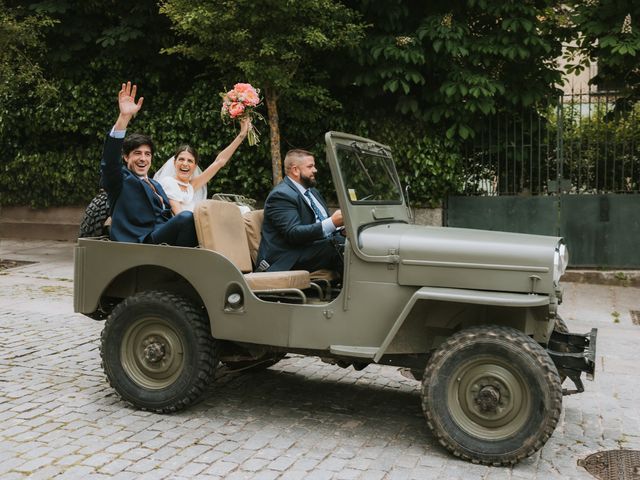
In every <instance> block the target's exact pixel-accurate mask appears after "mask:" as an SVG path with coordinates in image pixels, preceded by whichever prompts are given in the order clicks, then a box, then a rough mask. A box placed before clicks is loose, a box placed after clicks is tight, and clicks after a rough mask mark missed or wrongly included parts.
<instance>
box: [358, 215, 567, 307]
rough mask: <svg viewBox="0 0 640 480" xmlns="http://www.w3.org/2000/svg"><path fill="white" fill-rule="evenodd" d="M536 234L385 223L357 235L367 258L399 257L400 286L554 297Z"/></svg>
mask: <svg viewBox="0 0 640 480" xmlns="http://www.w3.org/2000/svg"><path fill="white" fill-rule="evenodd" d="M561 241H562V239H560V238H557V237H546V236H541V235H524V234H517V233H506V232H492V231H485V230H474V231H473V232H470V231H469V230H466V229H462V228H442V227H427V226H422V225H407V224H403V223H389V224H385V225H380V224H377V225H373V226H371V227H369V228H365V229H363V230H362V232H361V233H360V236H359V238H358V242H359V244H360V249H361V250H362V252H364V253H365V254H367V255H370V256H382V255H389V254H390V253H392V254H395V255H397V256H398V257H399V262H400V266H399V269H398V283H399V284H400V285H416V286H423V285H424V286H438V287H455V288H469V289H479V290H495V291H507V292H529V293H541V294H547V295H550V294H553V293H554V290H553V288H552V287H553V259H554V251H555V249H556V247H557V246H558V245H559V244H560V242H561Z"/></svg>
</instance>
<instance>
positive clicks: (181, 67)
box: [0, 0, 638, 206]
mask: <svg viewBox="0 0 640 480" xmlns="http://www.w3.org/2000/svg"><path fill="white" fill-rule="evenodd" d="M0 2H4V4H0V7H2V6H3V5H5V6H6V7H5V8H0V42H2V43H1V44H0V47H2V48H0V68H2V70H1V71H0V73H1V74H2V79H3V82H1V84H0V92H3V93H0V99H1V100H2V102H1V103H0V144H2V146H3V149H2V152H1V155H2V159H1V164H0V172H1V173H0V204H1V205H10V204H30V205H33V206H47V205H69V204H84V203H86V202H88V201H89V200H90V199H91V198H92V197H93V195H94V194H95V192H96V191H97V189H98V177H99V172H98V171H99V157H100V152H101V149H102V142H103V135H104V134H105V132H106V131H107V130H108V129H109V127H110V126H111V122H113V120H114V119H115V117H116V114H117V108H116V104H115V94H116V92H117V89H118V87H119V85H120V83H121V82H122V81H126V80H129V79H130V80H132V81H133V82H135V83H137V84H138V86H139V91H140V93H141V94H142V95H143V96H144V97H145V104H144V108H143V111H142V112H141V114H140V115H139V116H138V118H136V119H135V121H134V122H133V123H132V124H131V127H130V128H131V130H132V131H142V132H145V133H149V134H150V135H152V137H153V138H154V140H155V141H156V144H157V147H158V150H157V156H156V159H155V161H154V162H155V167H159V166H160V164H161V163H162V161H163V159H165V158H168V157H169V156H170V155H171V154H172V153H173V152H172V150H173V148H174V147H175V146H176V145H177V144H179V143H184V142H189V143H191V144H193V145H195V146H196V148H198V150H199V151H200V152H201V156H202V158H203V162H204V163H205V165H206V164H207V163H208V162H209V161H211V160H212V159H213V157H214V156H215V153H216V152H217V151H219V150H220V149H222V148H223V147H224V146H225V145H226V144H227V143H228V142H229V141H230V140H231V138H233V136H234V134H235V132H234V131H233V127H232V126H223V125H221V123H220V121H219V107H220V99H219V97H218V92H220V91H222V90H223V89H224V88H225V87H230V86H231V85H232V84H233V83H235V82H237V81H249V82H251V83H253V84H255V85H256V86H258V87H261V88H262V89H263V92H264V93H266V96H267V100H268V102H267V103H268V104H269V112H268V113H269V115H271V117H270V125H271V127H272V130H273V127H274V125H277V126H278V129H277V130H276V131H275V134H273V131H272V135H271V136H270V137H269V136H267V135H263V136H262V138H263V142H262V143H261V144H260V145H259V146H258V147H257V148H249V147H247V146H245V145H243V146H242V147H241V148H240V150H239V151H238V152H237V154H236V155H235V156H234V158H233V159H232V161H231V163H230V165H229V166H228V167H227V168H225V169H223V170H222V171H221V172H220V174H219V175H218V176H217V177H216V179H215V181H214V182H212V184H211V190H212V191H228V192H237V193H242V194H245V195H248V196H251V197H254V198H257V199H259V200H260V199H264V198H265V196H266V194H267V192H268V190H269V188H270V186H271V184H272V179H273V178H274V176H275V175H274V173H277V174H279V173H280V167H279V166H278V165H275V166H274V164H273V162H272V161H271V158H273V156H274V152H273V150H272V149H274V148H276V147H277V148H279V147H280V146H282V147H283V148H285V149H287V148H306V149H308V150H311V151H312V152H314V153H315V154H316V159H317V161H318V164H319V167H320V168H319V170H320V172H319V173H320V174H319V177H320V179H321V185H322V187H323V188H324V189H325V193H330V192H331V185H330V183H329V182H328V181H327V180H328V177H329V172H328V169H327V166H326V165H325V164H324V144H323V142H322V140H323V134H324V132H326V131H327V130H342V131H346V132H351V133H355V134H358V135H361V136H365V137H371V138H373V139H375V140H378V141H381V142H382V143H386V144H388V145H390V146H391V147H392V149H393V151H394V156H395V158H396V160H397V162H398V171H399V173H400V174H401V176H402V177H403V181H405V182H408V183H410V184H411V186H412V198H413V201H414V202H416V203H418V204H422V205H434V204H438V203H440V201H441V200H442V198H443V197H444V195H446V193H447V192H455V191H458V190H459V189H460V188H461V186H460V180H459V178H460V176H459V175H460V172H459V165H460V155H459V144H460V143H461V141H462V140H464V139H465V138H469V137H471V136H472V135H473V133H474V132H475V131H476V130H477V129H478V125H479V124H482V123H483V122H486V119H487V117H488V116H489V115H493V114H494V113H497V112H509V111H512V110H520V108H521V107H523V106H528V105H531V106H533V105H537V104H538V103H540V101H541V100H542V99H547V98H548V97H549V96H555V87H554V85H555V83H556V82H558V81H559V79H560V72H559V71H558V70H557V68H556V64H555V58H556V57H558V56H559V54H560V45H561V42H562V40H563V39H565V38H568V36H569V34H570V33H573V32H575V31H577V29H573V30H571V29H569V28H568V25H569V23H567V18H568V16H570V15H573V13H571V12H569V13H567V12H566V11H565V10H561V9H560V7H559V5H560V3H559V2H557V1H552V0H525V1H522V2H491V1H488V0H465V1H464V2H457V3H456V2H442V1H436V2H420V1H418V0H408V1H407V0H387V1H385V2H380V1H374V0H344V1H342V2H340V1H330V0H299V1H297V2H288V1H281V0H253V1H250V0H236V1H234V0H216V1H205V0H194V1H187V0H165V1H162V2H160V7H161V9H162V13H161V12H160V10H159V1H158V0H138V1H136V2H129V3H123V2H118V1H116V0H82V1H81V0H0ZM613 3H615V2H613V0H601V1H600V2H597V3H594V2H585V3H584V8H583V7H582V6H581V5H577V1H576V5H574V6H573V8H574V10H573V11H572V12H575V14H576V15H578V16H579V15H583V16H584V19H585V20H584V21H585V22H587V19H591V20H589V21H591V22H595V23H597V22H598V21H600V22H602V23H603V25H605V26H602V27H599V28H601V30H600V33H599V34H598V35H600V36H602V35H603V32H605V33H606V32H613V33H614V34H615V35H614V36H615V37H616V38H617V39H618V40H617V41H618V43H617V47H616V50H615V52H614V49H613V46H612V45H609V46H607V44H606V42H605V45H604V47H606V48H608V49H609V50H606V51H605V50H603V51H602V52H599V51H598V52H595V54H594V55H595V56H598V55H601V54H606V55H607V56H613V57H615V58H619V59H621V60H622V59H624V60H625V62H626V63H624V64H620V66H619V70H618V71H622V70H625V69H626V70H625V71H632V70H633V68H637V67H636V65H637V63H636V64H635V65H631V64H629V63H628V62H627V60H629V59H630V58H631V57H633V55H635V54H636V53H635V52H637V48H636V47H635V43H633V42H635V40H633V41H631V39H635V38H636V32H635V27H636V25H635V23H634V22H635V20H634V19H635V15H637V8H638V7H635V6H632V5H631V3H630V2H621V3H620V4H622V3H624V4H625V5H627V4H628V5H629V6H628V8H627V7H626V6H625V7H624V9H627V10H628V12H630V14H631V23H630V27H631V35H629V33H625V35H627V36H621V35H618V33H617V32H618V31H620V32H621V34H622V25H623V22H624V19H625V18H626V13H625V15H622V16H614V15H613V14H612V16H611V23H606V22H609V20H608V18H609V17H608V16H607V14H606V12H604V13H602V14H598V15H600V16H601V17H602V18H597V17H595V16H593V15H591V14H590V13H589V14H588V12H587V7H590V8H592V9H596V10H597V9H598V8H604V6H605V5H608V4H611V5H613ZM589 15H591V16H589ZM594 15H595V14H594ZM576 18H579V17H576ZM605 21H606V22H605ZM587 23H588V22H587ZM587 23H585V25H587ZM581 25H582V24H581ZM589 25H590V24H589ZM612 25H619V28H618V27H617V26H616V28H613V27H611V26H612ZM581 28H582V27H581ZM594 28H595V27H594ZM584 31H585V32H588V31H589V30H588V28H587V27H586V26H585V27H584ZM628 31H629V28H626V30H625V32H628ZM595 33H598V32H597V31H596V32H595ZM595 33H594V35H595ZM612 35H613V34H612ZM585 38H592V39H593V38H596V37H594V36H593V35H592V36H591V37H586V36H585ZM597 38H600V37H597ZM621 39H626V40H625V42H627V43H624V42H622V40H621ZM629 42H631V43H629ZM587 45H588V41H587V40H585V42H584V44H580V45H579V47H581V48H586V46H587ZM600 46H602V45H600ZM623 47H624V48H623ZM625 49H626V50H625ZM632 50H633V51H632ZM161 52H164V53H166V52H171V53H176V54H179V55H165V54H162V53H161ZM595 56H594V58H595ZM634 58H635V57H634ZM20 59H22V61H20ZM612 72H613V70H612ZM11 75H13V77H12V76H11ZM15 75H19V76H20V75H21V77H20V78H18V77H16V76H15ZM625 78H626V77H625ZM5 79H13V80H11V82H22V85H27V87H26V88H14V87H13V86H11V88H10V89H9V90H7V89H6V86H7V85H12V84H11V83H10V82H9V83H8V82H5ZM44 79H46V82H45V81H44ZM40 87H43V88H40ZM45 87H46V88H45ZM2 88H5V89H4V90H2ZM9 99H10V101H9ZM258 128H261V129H262V128H264V127H262V126H261V125H258ZM280 132H281V133H280ZM34 187H35V188H34Z"/></svg>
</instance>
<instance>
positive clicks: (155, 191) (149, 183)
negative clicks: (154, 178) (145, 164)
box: [142, 177, 164, 208]
mask: <svg viewBox="0 0 640 480" xmlns="http://www.w3.org/2000/svg"><path fill="white" fill-rule="evenodd" d="M142 181H143V182H144V183H146V184H147V185H149V187H151V190H153V193H155V194H156V197H158V198H159V199H160V205H162V208H164V200H163V199H162V195H160V194H159V193H158V190H156V187H154V186H153V183H151V180H149V178H148V177H144V178H142Z"/></svg>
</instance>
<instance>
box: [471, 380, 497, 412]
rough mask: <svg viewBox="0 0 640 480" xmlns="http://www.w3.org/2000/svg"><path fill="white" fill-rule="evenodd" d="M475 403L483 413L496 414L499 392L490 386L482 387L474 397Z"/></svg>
mask: <svg viewBox="0 0 640 480" xmlns="http://www.w3.org/2000/svg"><path fill="white" fill-rule="evenodd" d="M475 402H476V404H477V405H478V408H480V411H481V412H484V413H496V411H497V409H498V405H499V404H500V391H499V390H498V389H497V388H495V387H494V386H492V385H487V386H484V387H482V388H481V389H480V391H479V392H478V394H477V395H476V398H475Z"/></svg>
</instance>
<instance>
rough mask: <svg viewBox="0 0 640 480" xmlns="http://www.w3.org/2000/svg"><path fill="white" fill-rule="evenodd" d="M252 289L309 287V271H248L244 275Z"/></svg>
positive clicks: (302, 288) (301, 288)
mask: <svg viewBox="0 0 640 480" xmlns="http://www.w3.org/2000/svg"><path fill="white" fill-rule="evenodd" d="M244 279H245V280H246V281H247V284H248V285H249V288H251V290H281V289H283V288H299V289H300V290H304V289H305V288H309V282H310V280H309V272H307V271H306V270H291V271H288V272H260V273H247V274H245V276H244Z"/></svg>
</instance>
